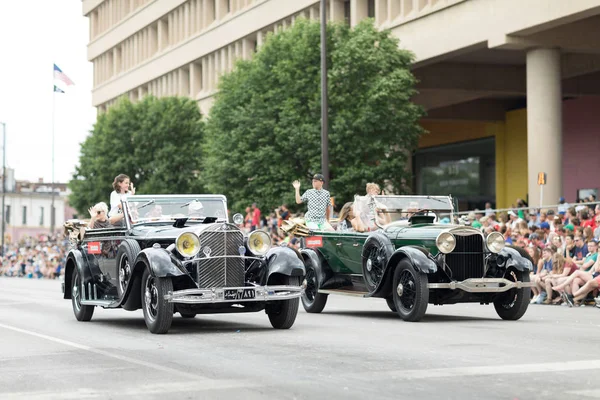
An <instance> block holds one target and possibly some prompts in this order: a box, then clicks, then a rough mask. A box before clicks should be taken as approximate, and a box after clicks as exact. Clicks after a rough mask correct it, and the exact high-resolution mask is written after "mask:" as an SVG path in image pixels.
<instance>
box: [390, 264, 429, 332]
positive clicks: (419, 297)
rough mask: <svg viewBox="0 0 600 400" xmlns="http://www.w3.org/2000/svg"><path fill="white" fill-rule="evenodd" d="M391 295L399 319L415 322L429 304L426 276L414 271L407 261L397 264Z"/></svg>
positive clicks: (421, 316)
mask: <svg viewBox="0 0 600 400" xmlns="http://www.w3.org/2000/svg"><path fill="white" fill-rule="evenodd" d="M393 282H394V285H393V286H392V295H393V296H394V304H395V305H396V310H397V312H398V315H399V316H400V318H402V319H403V320H405V321H412V322H416V321H419V320H420V319H421V318H423V316H424V315H425V311H427V303H428V302H429V289H428V288H427V282H428V280H427V275H426V274H424V273H422V272H420V271H416V270H415V269H414V268H413V266H412V264H411V263H410V261H409V260H407V259H404V260H402V261H400V262H399V263H398V266H396V269H395V271H394V281H393Z"/></svg>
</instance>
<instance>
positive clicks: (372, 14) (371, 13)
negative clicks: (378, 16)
mask: <svg viewBox="0 0 600 400" xmlns="http://www.w3.org/2000/svg"><path fill="white" fill-rule="evenodd" d="M367 17H369V18H375V0H369V2H368V5H367Z"/></svg>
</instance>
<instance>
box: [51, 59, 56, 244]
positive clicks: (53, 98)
mask: <svg viewBox="0 0 600 400" xmlns="http://www.w3.org/2000/svg"><path fill="white" fill-rule="evenodd" d="M52 73H53V74H54V71H52ZM55 103H56V90H54V85H53V86H52V186H51V187H52V194H51V195H52V205H51V206H50V237H52V235H54V222H55V219H56V216H55V215H54V214H55V211H54V119H55V118H54V111H55V109H56V105H55Z"/></svg>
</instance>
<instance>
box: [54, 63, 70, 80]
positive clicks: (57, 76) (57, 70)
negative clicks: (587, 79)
mask: <svg viewBox="0 0 600 400" xmlns="http://www.w3.org/2000/svg"><path fill="white" fill-rule="evenodd" d="M54 79H58V80H59V81H63V82H64V83H66V84H67V85H74V83H73V81H72V80H71V79H69V77H68V76H67V75H65V74H64V73H63V72H62V70H61V69H60V68H58V66H57V65H56V64H54Z"/></svg>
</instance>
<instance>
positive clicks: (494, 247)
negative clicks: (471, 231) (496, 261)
mask: <svg viewBox="0 0 600 400" xmlns="http://www.w3.org/2000/svg"><path fill="white" fill-rule="evenodd" d="M485 243H486V244H487V248H488V250H489V251H491V252H492V253H500V252H501V251H502V249H503V248H504V246H506V243H505V241H504V236H502V234H501V233H499V232H492V233H490V234H489V235H488V237H487V238H486V239H485Z"/></svg>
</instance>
